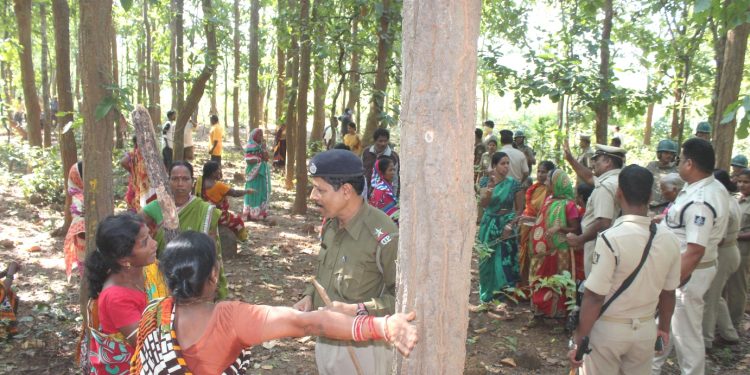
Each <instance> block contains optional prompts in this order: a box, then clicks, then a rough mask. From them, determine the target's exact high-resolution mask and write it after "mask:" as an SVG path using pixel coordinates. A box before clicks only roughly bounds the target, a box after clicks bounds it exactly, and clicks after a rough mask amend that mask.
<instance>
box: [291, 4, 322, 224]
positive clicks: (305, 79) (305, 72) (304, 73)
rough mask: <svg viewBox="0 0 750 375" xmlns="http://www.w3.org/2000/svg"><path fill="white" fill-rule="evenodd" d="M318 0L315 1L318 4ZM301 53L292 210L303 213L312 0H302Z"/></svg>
mask: <svg viewBox="0 0 750 375" xmlns="http://www.w3.org/2000/svg"><path fill="white" fill-rule="evenodd" d="M317 3H318V1H315V5H314V6H316V5H317ZM299 9H300V39H299V42H300V53H299V93H298V95H297V130H296V131H295V134H294V136H295V139H294V144H295V147H296V148H297V154H296V155H295V156H296V160H295V166H296V171H297V190H296V192H295V194H294V207H293V209H292V212H294V213H295V214H299V215H303V214H305V213H306V212H307V152H306V151H307V147H306V145H307V92H308V89H309V88H310V0H300V2H299Z"/></svg>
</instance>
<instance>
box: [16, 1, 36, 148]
mask: <svg viewBox="0 0 750 375" xmlns="http://www.w3.org/2000/svg"><path fill="white" fill-rule="evenodd" d="M13 10H14V11H15V14H16V24H17V26H18V43H19V44H20V45H21V48H20V50H19V53H18V59H19V60H20V63H21V80H22V81H23V99H24V104H25V105H26V131H27V133H28V137H29V144H30V145H32V146H39V147H41V146H42V127H41V124H40V120H41V119H40V113H39V112H40V108H39V97H38V96H37V94H36V82H35V76H34V60H33V57H32V54H31V46H32V43H31V1H30V0H13Z"/></svg>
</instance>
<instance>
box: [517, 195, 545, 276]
mask: <svg viewBox="0 0 750 375" xmlns="http://www.w3.org/2000/svg"><path fill="white" fill-rule="evenodd" d="M546 197H547V185H545V184H543V183H539V182H535V183H534V184H533V185H531V186H530V187H529V188H528V189H527V190H526V205H525V206H524V207H525V208H524V210H523V215H524V216H529V217H537V215H539V211H540V210H541V208H542V205H543V204H544V199H545V198H546ZM519 232H520V242H519V246H518V268H519V270H520V272H521V280H523V281H526V280H528V276H529V247H530V245H531V237H530V234H531V225H526V224H524V225H521V227H520V230H519Z"/></svg>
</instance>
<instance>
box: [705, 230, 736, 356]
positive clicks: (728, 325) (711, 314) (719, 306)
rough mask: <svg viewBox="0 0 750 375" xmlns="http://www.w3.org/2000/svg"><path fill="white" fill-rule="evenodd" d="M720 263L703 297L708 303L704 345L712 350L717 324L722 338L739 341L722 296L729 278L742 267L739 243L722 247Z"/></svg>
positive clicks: (706, 306)
mask: <svg viewBox="0 0 750 375" xmlns="http://www.w3.org/2000/svg"><path fill="white" fill-rule="evenodd" d="M718 261H719V264H718V266H717V267H716V277H714V281H712V282H711V286H710V287H709V288H708V292H706V295H705V296H704V297H703V301H704V302H705V303H706V305H705V308H704V310H703V343H704V345H705V346H706V348H712V347H713V345H714V337H715V332H716V326H717V323H718V326H719V335H721V337H723V338H724V339H726V340H739V336H737V331H736V330H735V329H734V326H733V325H732V322H731V319H730V318H729V310H728V309H727V303H726V301H724V298H722V296H721V294H722V292H723V291H724V285H726V283H727V280H728V279H729V276H731V275H732V274H733V273H734V272H735V271H737V267H739V265H740V249H738V248H737V243H734V244H733V245H731V246H727V247H720V248H719V259H718Z"/></svg>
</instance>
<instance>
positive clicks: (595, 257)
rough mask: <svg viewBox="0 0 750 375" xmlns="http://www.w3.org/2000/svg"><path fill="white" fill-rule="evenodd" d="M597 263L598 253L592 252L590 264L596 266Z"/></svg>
mask: <svg viewBox="0 0 750 375" xmlns="http://www.w3.org/2000/svg"><path fill="white" fill-rule="evenodd" d="M597 263H599V253H597V252H594V256H593V259H592V260H591V264H597Z"/></svg>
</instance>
